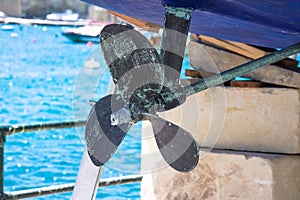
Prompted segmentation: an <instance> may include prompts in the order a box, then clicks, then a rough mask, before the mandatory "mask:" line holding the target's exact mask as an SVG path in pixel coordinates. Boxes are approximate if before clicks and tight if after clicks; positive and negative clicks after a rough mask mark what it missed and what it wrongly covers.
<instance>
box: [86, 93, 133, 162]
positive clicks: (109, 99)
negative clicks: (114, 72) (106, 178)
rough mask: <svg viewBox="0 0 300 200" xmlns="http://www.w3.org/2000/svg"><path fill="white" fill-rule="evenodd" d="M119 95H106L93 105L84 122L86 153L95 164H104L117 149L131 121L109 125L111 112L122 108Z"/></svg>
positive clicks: (122, 104)
mask: <svg viewBox="0 0 300 200" xmlns="http://www.w3.org/2000/svg"><path fill="white" fill-rule="evenodd" d="M123 106H124V102H123V101H122V99H121V97H120V95H108V96H105V97H103V98H102V99H100V100H99V101H97V103H96V104H95V105H94V106H93V108H92V110H91V112H90V114H89V116H88V120H87V123H86V128H85V138H86V143H87V150H88V154H89V156H90V158H91V160H92V162H93V163H94V164H95V165H96V166H102V165H104V164H105V163H106V162H107V161H108V160H109V159H110V158H111V156H112V155H113V153H114V152H115V151H116V150H117V148H118V146H119V145H120V143H121V142H122V140H123V139H124V137H125V135H126V133H127V132H128V130H129V128H130V127H131V123H123V124H120V125H117V126H113V125H111V114H112V113H113V112H115V111H117V110H120V109H121V108H123Z"/></svg>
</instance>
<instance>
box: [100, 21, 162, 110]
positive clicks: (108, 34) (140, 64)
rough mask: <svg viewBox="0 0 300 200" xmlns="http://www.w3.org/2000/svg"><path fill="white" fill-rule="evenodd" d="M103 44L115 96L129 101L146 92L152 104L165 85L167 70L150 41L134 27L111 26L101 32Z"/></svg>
mask: <svg viewBox="0 0 300 200" xmlns="http://www.w3.org/2000/svg"><path fill="white" fill-rule="evenodd" d="M100 42H101V48H102V51H103V54H104V58H105V61H106V63H107V65H108V67H109V69H110V73H111V75H112V78H113V81H114V83H115V84H116V93H118V94H120V95H121V96H122V98H123V100H124V101H126V102H127V101H128V102H129V100H130V98H132V96H138V94H144V93H145V92H147V93H148V96H147V97H148V98H149V99H148V101H150V102H151V101H152V100H153V99H154V96H157V94H159V93H160V90H161V88H162V85H163V83H164V80H163V79H164V69H163V66H162V65H161V62H160V58H159V55H158V53H157V51H156V49H155V48H154V47H153V46H152V44H151V43H150V42H149V41H148V39H147V38H146V37H145V36H144V35H142V34H141V33H139V32H138V31H136V30H134V29H133V28H132V27H129V26H126V25H122V24H111V25H108V26H106V27H104V28H103V30H102V31H101V33H100ZM149 94H150V95H149ZM133 98H134V97H133ZM139 99H144V98H139ZM145 104H147V103H145Z"/></svg>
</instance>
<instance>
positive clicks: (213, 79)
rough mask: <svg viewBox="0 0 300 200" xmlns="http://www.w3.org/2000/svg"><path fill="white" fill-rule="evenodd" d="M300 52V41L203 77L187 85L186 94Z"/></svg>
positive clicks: (215, 84)
mask: <svg viewBox="0 0 300 200" xmlns="http://www.w3.org/2000/svg"><path fill="white" fill-rule="evenodd" d="M299 52H300V43H297V44H294V45H291V46H289V47H287V48H284V49H282V50H279V51H276V52H274V53H272V54H269V55H267V56H264V57H261V58H258V59H256V60H253V61H250V62H248V63H245V64H242V65H239V66H238V67H235V68H232V69H229V70H227V71H224V72H222V73H221V74H216V75H213V76H210V77H208V78H205V79H202V80H200V81H199V82H196V83H194V84H192V85H190V86H186V87H185V88H184V89H185V91H186V95H187V96H190V95H193V94H195V93H197V92H201V91H203V90H206V89H207V88H210V87H215V86H217V85H220V84H222V83H224V82H226V81H229V80H231V79H233V78H235V77H237V76H242V75H244V74H247V73H249V72H251V71H253V70H256V69H259V68H261V67H263V66H265V65H269V64H272V63H275V62H277V61H279V60H282V59H284V58H287V57H288V56H290V55H293V54H296V53H299Z"/></svg>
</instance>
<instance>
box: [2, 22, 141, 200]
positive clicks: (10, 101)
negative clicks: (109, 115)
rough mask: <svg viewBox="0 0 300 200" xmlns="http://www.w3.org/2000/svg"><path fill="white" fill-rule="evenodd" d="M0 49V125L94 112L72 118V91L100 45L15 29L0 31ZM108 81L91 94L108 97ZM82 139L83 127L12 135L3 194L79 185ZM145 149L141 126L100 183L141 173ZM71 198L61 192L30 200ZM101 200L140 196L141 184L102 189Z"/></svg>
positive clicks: (42, 30) (39, 29)
mask: <svg viewBox="0 0 300 200" xmlns="http://www.w3.org/2000/svg"><path fill="white" fill-rule="evenodd" d="M0 45H1V48H0V58H1V59H0V80H1V81H0V88H1V90H0V102H1V104H0V120H1V122H0V124H1V125H7V124H35V123H40V122H61V121H71V120H74V118H75V119H79V118H81V119H86V116H87V114H88V113H87V112H86V110H89V109H90V106H89V105H88V104H87V103H84V104H83V107H82V109H83V114H82V115H80V116H79V117H78V115H77V116H76V113H75V117H74V109H73V108H74V104H73V103H74V102H73V100H74V97H73V96H74V95H73V92H74V88H75V87H74V86H75V85H76V81H77V78H78V76H79V74H80V72H81V70H82V63H83V61H84V60H85V59H86V58H87V57H89V56H90V55H91V53H92V52H94V51H96V50H97V45H95V44H94V45H93V46H87V45H86V44H74V43H72V42H70V41H68V39H66V38H64V37H63V36H61V27H50V26H47V27H46V26H17V25H16V26H14V30H13V31H1V30H0ZM93 70H94V69H90V71H89V73H90V74H93V73H94V72H93ZM108 82H109V75H108V73H107V71H106V72H105V73H104V75H103V76H102V77H101V80H100V81H99V84H98V86H97V89H95V91H94V94H92V97H93V96H94V97H95V98H96V99H98V98H100V97H102V96H104V95H105V94H106V93H107V87H108V86H107V85H108ZM84 97H85V95H82V98H84ZM87 100H88V99H81V100H80V101H81V102H82V101H84V102H86V101H87ZM75 103H76V101H75ZM76 112H77V111H76ZM83 134H84V129H83V128H78V129H75V128H70V129H58V130H51V131H40V132H29V133H16V134H14V135H11V136H7V138H6V143H5V160H4V162H5V166H4V170H5V175H4V185H5V187H4V190H5V191H19V190H24V189H30V188H35V187H42V186H49V185H56V184H64V183H73V182H75V180H76V175H77V171H78V168H79V164H80V160H81V156H82V152H83V150H84V145H83V142H82V140H81V139H80V138H81V137H82V135H83ZM140 144H141V143H140V124H138V125H136V126H134V127H133V128H132V129H131V131H130V133H129V134H128V135H127V136H126V137H125V140H124V141H123V142H122V144H121V146H120V148H119V150H118V152H117V153H116V154H115V155H114V156H113V159H111V161H110V162H109V163H108V164H107V166H106V167H105V168H104V171H103V174H102V178H106V177H116V176H121V175H131V174H136V173H138V172H139V169H140V148H141V145H140ZM70 196H71V193H63V194H59V195H52V196H51V195H50V196H44V197H39V198H32V199H70ZM97 198H101V199H114V200H115V199H140V183H133V184H125V185H119V186H108V187H101V188H100V189H99V191H98V195H97Z"/></svg>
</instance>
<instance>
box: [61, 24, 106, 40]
mask: <svg viewBox="0 0 300 200" xmlns="http://www.w3.org/2000/svg"><path fill="white" fill-rule="evenodd" d="M104 26H105V25H104V24H103V25H97V26H93V25H90V26H83V27H79V28H67V29H63V30H62V35H63V36H65V37H67V38H68V39H70V40H72V41H73V42H93V43H99V42H100V41H99V35H100V32H101V30H102V29H103V27H104Z"/></svg>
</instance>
